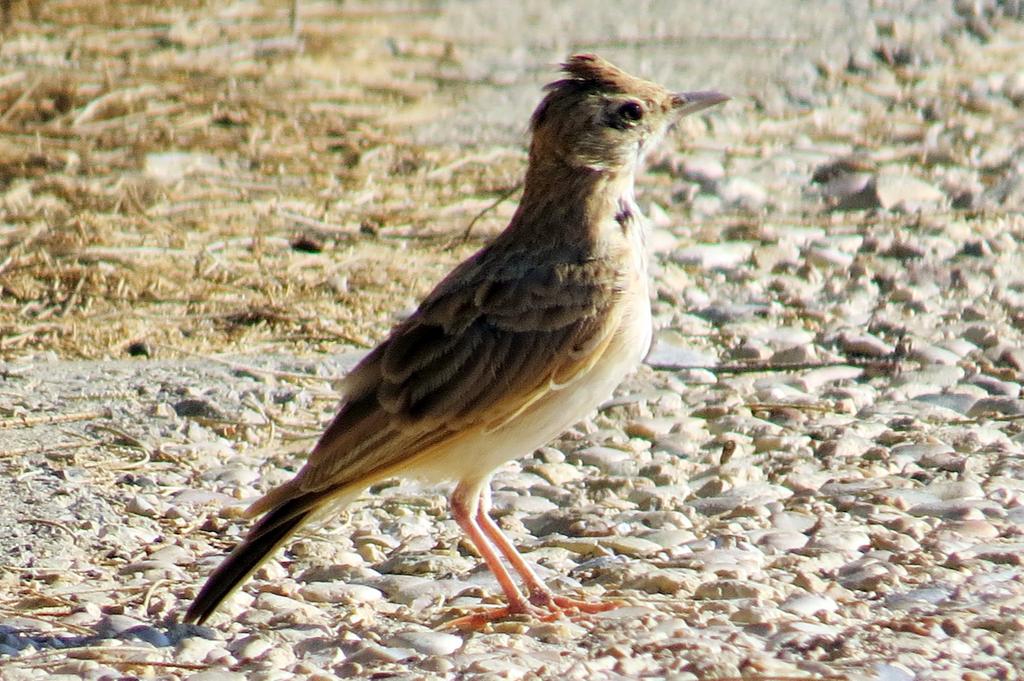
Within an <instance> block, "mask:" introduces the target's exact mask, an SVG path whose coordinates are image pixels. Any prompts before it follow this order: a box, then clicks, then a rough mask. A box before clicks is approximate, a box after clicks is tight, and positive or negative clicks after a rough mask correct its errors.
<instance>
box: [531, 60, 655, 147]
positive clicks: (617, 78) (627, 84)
mask: <svg viewBox="0 0 1024 681" xmlns="http://www.w3.org/2000/svg"><path fill="white" fill-rule="evenodd" d="M562 72H563V73H565V74H566V76H568V77H567V78H562V79H560V80H556V81H555V82H553V83H549V84H548V85H546V86H545V87H544V90H545V91H547V93H548V95H547V96H546V97H545V98H544V101H542V102H541V104H540V106H538V107H537V110H536V111H534V113H533V117H532V118H531V119H530V128H531V129H533V130H536V129H537V126H539V125H540V124H541V122H543V120H544V116H545V115H546V114H547V111H548V108H549V105H550V103H551V102H552V101H554V100H556V99H561V98H562V97H573V96H581V95H586V94H590V93H595V92H601V93H607V94H636V95H637V96H640V97H643V96H648V95H650V94H653V93H655V92H660V91H661V88H659V87H658V86H657V85H655V84H654V83H651V82H648V81H646V80H643V79H642V78H636V77H635V76H631V75H629V74H628V73H626V72H625V71H623V70H622V69H620V68H619V67H617V66H615V65H614V64H612V63H611V62H609V61H607V60H605V59H602V58H601V57H598V56H597V55H596V54H574V55H572V56H571V57H569V59H568V60H566V61H565V63H563V64H562Z"/></svg>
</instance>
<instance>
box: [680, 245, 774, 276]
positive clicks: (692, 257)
mask: <svg viewBox="0 0 1024 681" xmlns="http://www.w3.org/2000/svg"><path fill="white" fill-rule="evenodd" d="M753 253H754V245H753V244H749V243H745V242H738V241H734V242H727V243H719V244H699V245H697V246H690V247H688V248H681V249H678V250H676V251H674V252H673V253H672V255H671V258H672V261H673V262H676V263H678V264H680V265H690V266H694V267H699V268H701V269H704V270H731V269H736V268H737V267H740V266H741V265H744V264H746V263H747V262H748V261H749V260H750V257H751V255H753Z"/></svg>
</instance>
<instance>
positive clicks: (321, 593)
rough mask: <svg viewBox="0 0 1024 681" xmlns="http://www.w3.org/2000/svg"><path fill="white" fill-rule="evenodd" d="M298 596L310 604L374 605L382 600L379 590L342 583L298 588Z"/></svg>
mask: <svg viewBox="0 0 1024 681" xmlns="http://www.w3.org/2000/svg"><path fill="white" fill-rule="evenodd" d="M299 595H300V596H302V598H304V599H305V600H307V601H309V602H310V603H374V602H376V601H379V600H381V599H382V598H384V594H383V593H382V592H381V591H380V590H379V589H374V588H373V587H370V586H364V585H362V584H345V583H343V582H313V583H311V584H307V585H305V586H302V587H300V588H299Z"/></svg>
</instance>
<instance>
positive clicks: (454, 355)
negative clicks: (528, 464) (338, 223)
mask: <svg viewBox="0 0 1024 681" xmlns="http://www.w3.org/2000/svg"><path fill="white" fill-rule="evenodd" d="M485 256H486V251H484V252H482V253H481V254H479V255H478V257H477V258H474V259H471V260H470V261H468V262H467V263H465V264H464V265H463V266H462V267H460V268H459V269H460V270H463V271H462V272H458V271H457V273H458V274H459V276H458V277H455V276H450V277H449V278H447V279H446V280H445V281H444V282H442V283H441V284H440V285H439V286H438V287H437V289H435V291H434V292H433V293H432V294H431V295H430V296H428V297H427V299H426V300H425V301H424V302H423V304H422V305H421V306H420V308H419V309H418V310H417V311H416V313H415V314H413V315H412V316H411V317H410V318H409V319H407V320H406V321H405V322H403V323H402V324H400V325H399V326H398V327H396V328H395V329H394V330H393V331H392V333H391V335H390V336H389V337H388V339H387V340H385V341H384V343H382V344H381V346H380V347H378V348H377V349H376V350H375V351H374V352H373V353H371V354H370V355H368V356H367V357H366V358H365V359H364V360H363V361H362V362H361V363H360V364H359V365H358V366H357V367H356V368H355V369H354V370H353V371H352V373H351V374H350V376H349V377H348V378H347V379H346V381H347V384H348V385H349V386H351V392H350V393H349V394H348V395H347V396H346V401H345V403H344V404H343V405H342V408H341V410H340V412H339V413H338V415H337V416H336V417H335V418H334V420H333V421H332V422H331V424H330V426H328V428H327V430H326V431H325V432H324V434H323V436H322V437H321V438H320V441H319V442H318V443H317V445H316V447H315V448H314V449H313V452H312V453H311V454H310V457H309V460H308V461H307V463H306V466H305V467H304V468H303V470H302V471H301V472H300V473H299V475H298V476H296V479H295V480H293V481H292V482H290V483H286V484H285V485H283V486H282V487H280V488H278V489H277V490H273V491H271V492H270V493H269V494H268V495H267V497H265V498H264V499H261V500H260V501H259V502H257V503H256V504H255V505H254V506H253V508H252V509H251V510H252V511H253V512H255V513H258V512H261V511H264V510H267V509H268V508H272V507H274V506H276V505H279V504H280V503H282V502H283V501H285V500H286V499H288V498H291V497H294V496H295V495H298V494H301V495H309V494H312V495H314V496H315V497H318V498H322V497H325V496H332V495H333V494H334V492H335V491H340V490H342V489H344V488H346V487H349V486H353V485H356V484H364V483H367V482H370V481H372V480H374V479H379V478H381V477H385V476H388V475H394V474H395V473H398V472H400V471H401V470H402V469H403V468H405V467H406V466H408V465H411V464H413V463H414V462H415V461H416V460H417V459H419V458H420V457H421V456H428V455H430V454H432V453H433V452H435V451H437V450H438V449H440V448H444V447H447V446H448V445H449V444H450V443H451V442H452V441H453V439H454V438H457V437H461V436H465V434H466V433H465V431H466V427H467V426H469V425H472V424H478V425H479V427H480V428H496V427H500V425H502V424H503V423H506V422H508V421H509V420H510V419H512V418H514V417H515V416H517V415H518V414H520V413H522V412H523V411H524V410H526V409H527V408H529V406H530V405H532V404H534V403H535V402H536V401H537V400H538V399H540V398H541V397H543V396H544V395H545V394H547V393H548V392H550V391H551V390H555V389H559V388H560V387H561V386H564V385H565V384H568V383H571V382H572V381H573V380H574V378H575V377H576V376H579V375H582V374H583V373H585V372H586V371H588V370H589V369H590V368H591V367H592V366H593V364H594V363H595V362H596V361H597V360H598V359H599V358H600V356H601V354H602V353H603V352H604V349H605V348H606V347H607V344H608V343H609V342H610V340H611V338H612V336H613V335H614V332H615V329H616V328H617V326H618V323H619V321H620V320H619V319H618V315H616V314H615V312H614V310H615V299H616V296H617V295H618V286H617V280H616V273H615V269H614V268H613V267H612V266H611V265H610V264H609V263H607V262H604V261H600V260H589V261H584V262H575V263H574V262H561V263H556V264H552V265H550V266H548V267H545V268H537V269H534V270H531V271H526V272H524V271H521V270H520V269H518V268H517V267H515V266H514V265H513V266H505V267H503V265H504V263H509V262H511V263H515V262H516V261H517V260H518V258H517V257H510V258H509V259H507V260H505V261H504V263H493V262H487V259H486V257H485ZM530 260H532V261H534V262H536V259H535V258H531V259H530ZM519 262H522V260H519ZM453 274H454V273H453ZM456 282H457V283H456Z"/></svg>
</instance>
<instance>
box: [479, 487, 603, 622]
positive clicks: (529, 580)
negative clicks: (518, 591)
mask: <svg viewBox="0 0 1024 681" xmlns="http://www.w3.org/2000/svg"><path fill="white" fill-rule="evenodd" d="M490 510H491V490H490V487H484V489H483V491H482V492H481V493H480V502H479V504H478V505H477V523H478V524H479V525H480V527H481V528H482V529H483V531H484V534H485V535H487V538H488V539H490V540H491V542H492V543H493V544H494V545H495V546H496V547H497V548H498V550H499V551H501V553H502V555H503V556H505V558H506V559H508V562H509V563H510V564H511V565H512V568H513V569H514V570H515V571H516V572H518V573H519V574H520V576H521V577H522V578H523V583H524V585H525V586H526V591H527V592H528V593H529V594H530V602H531V603H533V604H534V605H536V606H539V607H541V608H544V609H545V610H547V611H549V612H552V613H559V612H561V611H571V612H579V613H595V612H604V611H606V610H612V609H613V608H616V607H618V605H619V604H618V603H614V602H605V603H588V602H587V601H580V600H576V599H574V598H566V597H564V596H556V595H555V594H554V592H552V591H551V589H549V588H548V586H547V585H546V584H544V582H542V581H541V579H540V577H538V576H537V573H536V572H534V571H533V568H531V567H530V565H529V564H528V563H527V562H526V559H525V558H523V554H521V553H519V551H518V549H516V547H515V546H514V545H513V544H512V542H510V541H509V540H508V537H506V536H505V533H504V532H502V531H501V528H500V527H498V525H497V524H496V523H495V522H494V520H493V519H492V518H491V516H490Z"/></svg>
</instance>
